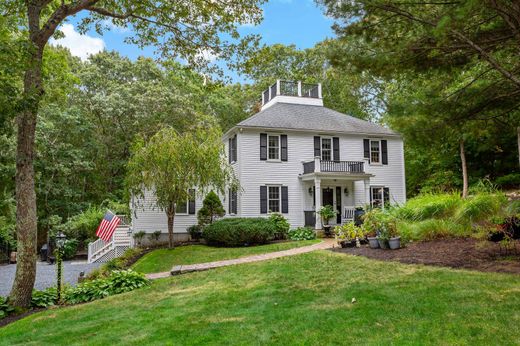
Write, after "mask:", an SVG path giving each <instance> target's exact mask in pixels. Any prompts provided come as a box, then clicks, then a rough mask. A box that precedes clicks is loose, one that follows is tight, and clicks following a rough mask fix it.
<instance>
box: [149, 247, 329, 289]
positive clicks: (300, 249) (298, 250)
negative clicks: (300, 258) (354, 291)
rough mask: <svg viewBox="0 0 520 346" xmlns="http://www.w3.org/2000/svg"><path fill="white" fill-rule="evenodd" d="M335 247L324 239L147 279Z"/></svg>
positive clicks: (190, 266) (189, 266)
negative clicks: (315, 242) (311, 243)
mask: <svg viewBox="0 0 520 346" xmlns="http://www.w3.org/2000/svg"><path fill="white" fill-rule="evenodd" d="M334 245H335V240H334V239H324V240H323V241H322V242H320V243H317V244H313V245H309V246H302V247H297V248H294V249H289V250H283V251H277V252H269V253H265V254H262V255H253V256H247V257H240V258H235V259H230V260H223V261H215V262H206V263H197V264H187V265H178V266H175V267H173V268H172V270H171V271H169V272H162V273H152V274H147V275H146V277H147V278H148V279H151V280H154V279H161V278H166V277H169V276H171V275H180V274H185V273H191V272H197V271H203V270H208V269H214V268H219V267H226V266H231V265H235V264H243V263H251V262H259V261H266V260H270V259H275V258H280V257H286V256H294V255H299V254H302V253H306V252H312V251H316V250H325V249H330V248H333V247H334Z"/></svg>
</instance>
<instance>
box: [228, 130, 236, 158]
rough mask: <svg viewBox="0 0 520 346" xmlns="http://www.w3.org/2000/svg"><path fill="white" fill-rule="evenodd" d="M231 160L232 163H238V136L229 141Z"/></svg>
mask: <svg viewBox="0 0 520 346" xmlns="http://www.w3.org/2000/svg"><path fill="white" fill-rule="evenodd" d="M229 145H230V147H229V158H230V160H229V161H230V162H236V161H237V135H235V136H234V137H233V138H231V140H230V141H229Z"/></svg>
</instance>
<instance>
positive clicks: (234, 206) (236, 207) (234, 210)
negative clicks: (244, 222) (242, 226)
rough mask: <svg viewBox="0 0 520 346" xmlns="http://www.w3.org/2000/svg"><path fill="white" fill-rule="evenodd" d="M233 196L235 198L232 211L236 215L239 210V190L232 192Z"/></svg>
mask: <svg viewBox="0 0 520 346" xmlns="http://www.w3.org/2000/svg"><path fill="white" fill-rule="evenodd" d="M231 195H232V196H233V198H232V200H233V204H232V206H231V210H232V211H233V214H236V213H237V210H238V193H237V190H233V191H232V192H231Z"/></svg>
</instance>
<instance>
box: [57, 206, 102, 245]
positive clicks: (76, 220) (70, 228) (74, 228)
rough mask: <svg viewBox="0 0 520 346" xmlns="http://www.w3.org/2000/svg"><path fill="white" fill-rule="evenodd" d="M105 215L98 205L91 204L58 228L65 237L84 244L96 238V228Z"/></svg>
mask: <svg viewBox="0 0 520 346" xmlns="http://www.w3.org/2000/svg"><path fill="white" fill-rule="evenodd" d="M104 215H105V211H104V210H103V209H102V208H100V207H95V206H91V207H89V208H87V209H86V210H84V211H83V212H81V213H79V214H76V215H74V216H72V217H70V218H69V220H67V222H66V223H64V224H63V225H62V226H61V227H60V228H61V230H62V231H63V233H64V234H65V235H66V236H67V238H71V239H72V238H73V239H77V240H78V241H80V242H81V243H83V244H85V243H88V242H90V241H93V240H94V239H96V230H97V228H98V226H99V224H100V222H101V220H102V219H103V216H104Z"/></svg>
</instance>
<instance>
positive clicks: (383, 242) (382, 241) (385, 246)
mask: <svg viewBox="0 0 520 346" xmlns="http://www.w3.org/2000/svg"><path fill="white" fill-rule="evenodd" d="M377 242H378V243H379V247H380V248H381V249H388V240H386V239H379V238H378V239H377Z"/></svg>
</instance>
